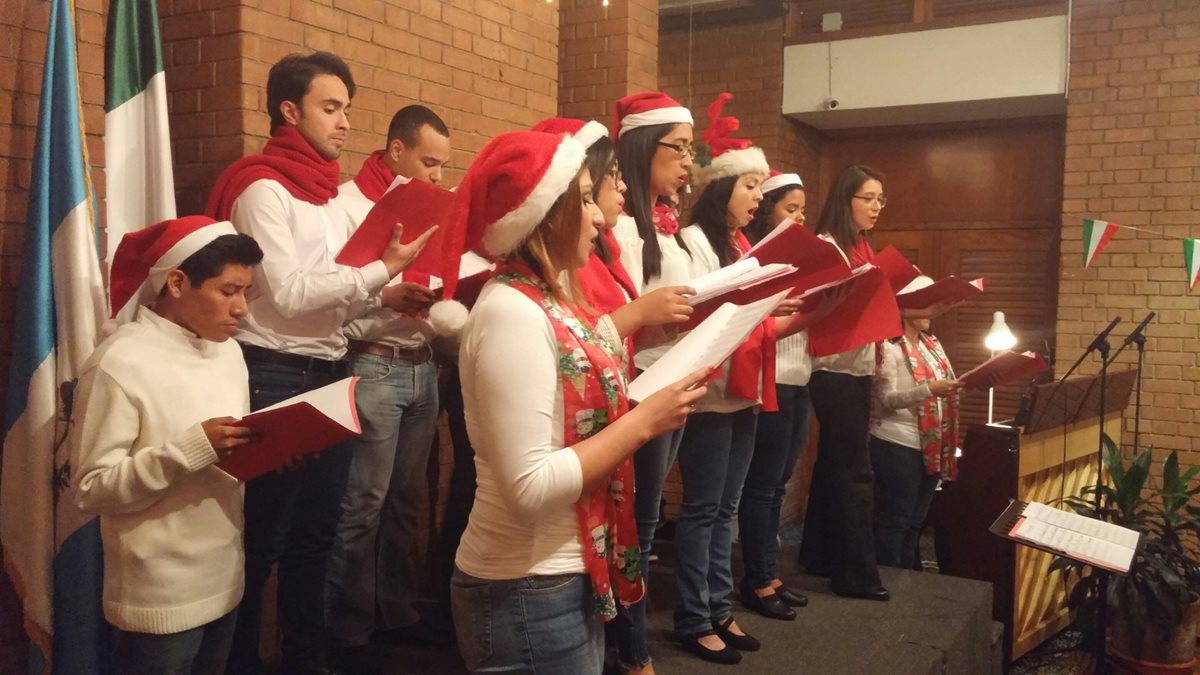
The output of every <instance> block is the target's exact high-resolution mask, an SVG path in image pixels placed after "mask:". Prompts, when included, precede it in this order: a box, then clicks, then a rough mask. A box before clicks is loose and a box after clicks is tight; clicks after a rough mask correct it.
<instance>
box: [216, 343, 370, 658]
mask: <svg viewBox="0 0 1200 675" xmlns="http://www.w3.org/2000/svg"><path fill="white" fill-rule="evenodd" d="M246 366H247V368H248V369H249V371H250V407H251V409H253V410H258V409H260V408H265V407H267V406H269V405H273V404H275V403H278V402H280V401H283V400H286V399H288V398H291V397H292V396H296V395H297V394H300V393H302V392H305V391H311V390H313V389H316V388H318V387H323V386H325V385H326V384H329V383H331V382H333V381H334V380H335V379H337V378H335V376H334V375H333V374H331V373H329V372H316V371H311V370H307V371H306V370H304V369H301V368H293V367H289V366H281V365H277V364H273V363H262V362H259V361H255V360H247V362H246ZM349 470H350V447H349V446H348V445H347V444H345V443H340V444H338V445H335V446H333V447H331V448H329V449H327V450H325V451H324V452H322V453H321V454H319V455H317V456H316V457H313V458H310V459H306V460H304V461H303V463H302V464H301V465H300V466H299V467H298V468H296V469H292V470H287V471H279V472H273V473H268V474H264V475H262V476H259V477H258V478H255V479H253V480H251V481H249V482H248V483H246V500H245V512H246V534H245V545H246V592H245V595H243V596H242V604H241V605H240V607H239V610H238V619H237V629H236V631H235V633H234V639H233V649H232V651H231V653H230V663H229V669H230V671H231V672H234V673H242V672H257V671H259V669H260V664H259V658H258V646H259V638H260V633H261V621H262V602H263V587H264V585H265V584H266V582H267V578H268V577H269V576H270V575H271V566H272V565H273V564H274V563H275V562H276V561H278V562H279V593H278V607H279V625H280V628H281V630H282V632H283V645H282V647H283V650H282V651H283V667H284V670H285V671H291V670H300V669H303V668H307V667H320V666H322V665H324V662H325V652H326V647H327V644H328V635H327V631H326V622H325V617H326V615H325V572H326V563H327V562H328V560H329V552H330V549H331V548H332V546H333V537H334V533H335V532H336V531H337V524H338V519H339V518H340V516H341V513H342V494H343V493H345V491H346V477H347V475H348V473H349Z"/></svg>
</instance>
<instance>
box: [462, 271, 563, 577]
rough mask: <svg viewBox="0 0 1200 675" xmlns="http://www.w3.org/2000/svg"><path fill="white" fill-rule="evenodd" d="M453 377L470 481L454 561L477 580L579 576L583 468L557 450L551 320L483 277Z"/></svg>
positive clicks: (558, 407)
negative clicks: (469, 501)
mask: <svg viewBox="0 0 1200 675" xmlns="http://www.w3.org/2000/svg"><path fill="white" fill-rule="evenodd" d="M459 375H460V377H461V378H462V389H463V407H464V408H465V410H466V420H467V433H468V434H469V435H470V438H471V446H472V447H474V448H475V469H476V472H477V477H476V486H477V487H476V490H475V504H474V506H473V507H472V508H471V517H470V520H469V521H468V523H467V529H466V531H465V532H464V533H463V536H462V543H461V544H460V545H459V547H458V555H457V557H456V558H455V564H457V565H458V567H459V569H461V570H462V571H464V572H466V573H467V574H470V575H471V576H475V577H480V578H483V579H517V578H520V577H525V576H529V575H548V574H570V573H580V572H583V571H584V566H583V548H582V545H581V543H580V540H579V522H578V519H577V518H576V515H575V502H577V501H579V496H580V494H581V492H582V490H583V468H582V467H581V466H580V464H579V458H578V457H577V456H576V454H575V451H574V450H572V449H571V448H568V447H563V416H564V414H565V413H564V411H563V392H562V377H561V376H560V374H559V369H558V343H557V340H556V338H555V336H554V330H553V328H552V327H551V326H550V319H549V318H548V317H547V316H546V313H545V312H544V311H542V309H541V308H540V307H538V306H537V304H535V303H534V302H533V301H532V300H530V299H529V298H528V297H527V296H525V294H524V293H522V292H521V291H518V290H516V289H514V288H511V287H509V286H506V285H503V284H500V283H497V282H494V281H493V282H489V283H488V284H487V285H486V286H485V287H484V289H483V292H482V293H480V294H479V300H478V301H477V302H476V303H475V306H474V307H472V308H471V314H470V318H469V319H468V320H467V325H466V327H465V329H464V330H463V334H462V347H461V350H460V352H459Z"/></svg>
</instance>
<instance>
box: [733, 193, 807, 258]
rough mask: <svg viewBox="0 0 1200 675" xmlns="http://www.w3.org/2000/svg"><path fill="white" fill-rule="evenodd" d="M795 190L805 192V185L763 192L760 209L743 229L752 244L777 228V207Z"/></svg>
mask: <svg viewBox="0 0 1200 675" xmlns="http://www.w3.org/2000/svg"><path fill="white" fill-rule="evenodd" d="M793 190H799V191H801V192H804V187H803V186H800V185H784V186H783V187H779V188H775V189H774V190H771V191H770V192H764V193H763V198H762V201H761V202H759V204H758V210H757V211H755V212H754V217H753V218H751V219H750V224H749V225H747V226H746V227H745V229H743V230H742V232H744V233H745V234H746V239H749V240H750V243H751V244H757V243H758V242H759V241H760V240H761V239H762V238H763V237H765V236H767V235H768V234H770V232H771V230H773V229H775V226H776V225H777V224H778V223H776V222H775V207H776V206H778V205H779V202H781V201H783V199H784V197H787V196H788V195H790V194H792V191H793Z"/></svg>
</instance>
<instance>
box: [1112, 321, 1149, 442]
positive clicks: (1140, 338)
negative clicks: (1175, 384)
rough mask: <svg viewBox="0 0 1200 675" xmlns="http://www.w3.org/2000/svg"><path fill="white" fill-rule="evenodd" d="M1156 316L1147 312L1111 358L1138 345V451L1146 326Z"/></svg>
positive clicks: (1135, 421)
mask: <svg viewBox="0 0 1200 675" xmlns="http://www.w3.org/2000/svg"><path fill="white" fill-rule="evenodd" d="M1154 316H1155V313H1154V312H1150V313H1149V314H1147V315H1146V318H1144V319H1142V322H1141V323H1139V324H1138V326H1137V328H1134V329H1133V332H1132V333H1130V334H1129V337H1127V338H1125V342H1123V343H1121V348H1120V349H1118V350H1117V353H1116V354H1113V356H1112V359H1110V360H1109V363H1112V362H1113V361H1116V360H1117V357H1118V356H1120V355H1121V352H1123V351H1125V348H1126V347H1128V346H1129V345H1130V344H1135V345H1137V351H1138V358H1137V377H1136V378H1135V380H1134V382H1135V383H1136V385H1135V386H1136V388H1135V390H1134V391H1135V397H1136V398H1135V403H1134V413H1133V451H1134V452H1137V451H1138V448H1140V447H1141V445H1140V444H1139V442H1138V441H1139V436H1140V435H1141V431H1142V366H1143V364H1144V362H1145V357H1146V326H1147V325H1149V324H1150V322H1151V321H1152V320H1153V319H1154ZM1106 365H1107V364H1106Z"/></svg>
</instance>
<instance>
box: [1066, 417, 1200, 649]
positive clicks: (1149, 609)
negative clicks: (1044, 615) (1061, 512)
mask: <svg viewBox="0 0 1200 675" xmlns="http://www.w3.org/2000/svg"><path fill="white" fill-rule="evenodd" d="M1103 444H1104V453H1103V459H1104V468H1105V470H1106V471H1107V473H1108V480H1106V481H1105V482H1104V484H1103V485H1101V486H1100V487H1099V488H1097V486H1095V485H1089V486H1087V487H1086V488H1084V489H1083V491H1082V492H1081V493H1080V494H1079V495H1078V496H1072V497H1066V498H1065V499H1063V500H1062V501H1063V503H1065V504H1066V505H1067V506H1068V507H1070V508H1071V509H1072V510H1074V511H1075V512H1076V513H1078V514H1080V515H1083V516H1087V517H1089V518H1099V519H1100V520H1103V521H1106V522H1109V523H1114V524H1116V525H1120V526H1121V527H1127V528H1130V529H1132V530H1136V531H1137V532H1138V533H1140V534H1141V535H1142V538H1141V542H1140V543H1139V545H1138V550H1137V553H1136V555H1135V556H1134V560H1133V565H1132V566H1131V568H1130V570H1129V573H1128V574H1125V575H1121V574H1109V575H1108V576H1109V582H1108V594H1107V603H1108V609H1109V617H1110V623H1111V624H1112V625H1113V626H1114V631H1113V638H1114V644H1117V643H1118V642H1120V643H1123V644H1120V645H1118V646H1119V647H1121V648H1122V651H1123V652H1125V653H1127V654H1131V655H1133V656H1135V657H1137V658H1145V659H1146V660H1152V661H1161V662H1166V663H1169V662H1172V661H1170V660H1169V659H1168V658H1167V657H1165V656H1164V652H1166V651H1168V649H1167V648H1166V647H1165V646H1164V645H1166V644H1168V643H1170V642H1171V641H1172V638H1173V636H1174V635H1175V634H1176V633H1178V632H1179V631H1180V630H1181V628H1182V627H1184V626H1186V625H1189V624H1188V619H1189V615H1190V613H1191V612H1192V611H1193V610H1192V606H1193V604H1194V603H1196V602H1197V600H1200V506H1197V505H1196V499H1195V498H1196V496H1197V495H1198V494H1200V484H1193V479H1194V478H1195V477H1196V476H1197V474H1200V466H1193V467H1191V468H1189V469H1187V470H1186V471H1183V472H1181V471H1180V468H1179V458H1178V456H1177V455H1176V453H1175V451H1171V452H1170V453H1169V454H1168V455H1167V457H1166V459H1165V460H1164V461H1163V464H1162V479H1161V480H1160V481H1156V480H1154V478H1153V476H1152V475H1151V470H1150V469H1151V459H1152V450H1151V449H1150V448H1146V449H1145V450H1143V451H1141V452H1140V453H1135V454H1134V455H1133V458H1132V460H1131V461H1130V462H1129V463H1128V464H1126V462H1125V460H1124V458H1123V457H1122V455H1121V450H1120V448H1119V447H1117V445H1116V443H1114V442H1113V441H1112V439H1111V438H1109V437H1108V436H1104V437H1103ZM1097 491H1099V496H1100V500H1099V508H1097V506H1096V495H1097ZM1049 569H1050V572H1051V573H1053V572H1055V571H1061V572H1063V573H1064V574H1066V575H1068V578H1069V577H1070V576H1071V575H1074V576H1076V577H1078V582H1077V583H1076V584H1075V586H1074V588H1072V590H1071V593H1070V594H1069V595H1068V597H1067V606H1068V607H1069V608H1070V609H1071V610H1072V611H1073V612H1075V616H1076V620H1077V621H1078V622H1082V623H1083V624H1084V627H1085V628H1086V629H1090V631H1087V632H1092V631H1094V630H1095V628H1096V626H1095V616H1096V610H1097V608H1098V605H1097V604H1096V603H1097V600H1098V594H1099V589H1100V574H1099V573H1098V572H1097V571H1096V570H1095V569H1094V568H1092V567H1090V566H1088V565H1085V564H1083V563H1080V562H1077V561H1074V560H1071V559H1069V558H1065V557H1058V558H1056V559H1055V561H1054V562H1053V563H1052V564H1051V565H1050V568H1049ZM1192 630H1193V631H1194V628H1192ZM1093 635H1094V632H1093ZM1189 642H1192V643H1194V639H1190V640H1189ZM1156 643H1157V644H1156ZM1191 646H1192V647H1194V644H1193V645H1191ZM1175 658H1180V657H1178V656H1176V657H1175ZM1190 658H1191V657H1190V656H1188V657H1186V658H1184V661H1186V660H1188V659H1190Z"/></svg>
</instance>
